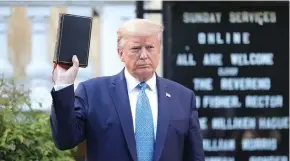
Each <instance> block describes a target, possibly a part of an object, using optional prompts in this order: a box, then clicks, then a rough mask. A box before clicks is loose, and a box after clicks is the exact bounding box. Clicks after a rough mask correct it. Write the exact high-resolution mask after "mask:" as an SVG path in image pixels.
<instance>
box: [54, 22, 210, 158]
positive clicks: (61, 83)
mask: <svg viewBox="0 0 290 161" xmlns="http://www.w3.org/2000/svg"><path fill="white" fill-rule="evenodd" d="M162 31H163V26H162V25H160V24H157V23H154V22H151V21H149V20H146V19H135V20H129V21H127V22H126V23H124V24H123V25H122V26H121V27H120V28H119V30H118V40H117V41H118V55H119V56H120V58H121V61H122V62H124V64H125V68H124V69H123V70H122V71H121V72H120V73H119V74H117V75H114V76H108V77H99V78H93V79H90V80H87V81H85V82H82V83H80V84H79V85H78V87H77V89H76V91H75V92H74V87H73V83H74V80H75V77H76V75H77V72H78V68H79V64H78V59H77V57H75V56H74V57H73V66H72V67H70V68H69V69H68V70H66V69H64V68H62V67H60V66H58V67H57V68H56V70H55V83H56V84H55V86H54V89H53V90H52V93H51V94H52V98H53V106H52V112H51V128H52V135H53V139H54V142H55V145H56V146H57V148H59V149H62V150H64V149H70V148H73V147H75V146H77V145H78V144H79V143H80V142H82V141H83V140H85V139H86V143H87V160H89V161H203V160H204V152H203V147H202V136H201V133H200V127H199V121H198V112H197V109H196V107H195V95H194V93H193V92H192V91H191V90H189V89H187V88H185V87H183V86H182V85H180V84H178V83H175V82H173V81H170V80H167V79H164V78H161V77H159V76H157V75H156V73H155V70H156V68H157V65H158V62H159V59H160V53H161V39H160V35H161V33H162Z"/></svg>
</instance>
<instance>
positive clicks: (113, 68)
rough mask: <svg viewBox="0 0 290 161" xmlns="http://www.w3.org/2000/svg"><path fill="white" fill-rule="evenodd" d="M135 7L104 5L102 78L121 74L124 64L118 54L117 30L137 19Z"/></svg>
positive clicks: (102, 13)
mask: <svg viewBox="0 0 290 161" xmlns="http://www.w3.org/2000/svg"><path fill="white" fill-rule="evenodd" d="M135 8H136V7H135V5H134V3H132V4H121V5H120V4H119V5H118V4H112V5H104V6H103V7H102V11H101V21H100V22H101V24H100V25H101V32H100V35H101V39H100V44H101V55H100V59H101V61H100V62H101V76H109V75H114V74H117V73H119V72H120V71H121V70H122V69H123V67H124V64H123V62H122V61H121V60H120V57H119V56H118V52H117V30H118V28H119V26H120V25H121V24H122V23H123V22H124V21H126V20H129V19H133V18H135V14H136V13H135V10H136V9H135Z"/></svg>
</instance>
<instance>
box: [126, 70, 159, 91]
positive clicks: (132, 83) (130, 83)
mask: <svg viewBox="0 0 290 161" xmlns="http://www.w3.org/2000/svg"><path fill="white" fill-rule="evenodd" d="M124 72H125V78H126V82H127V88H128V92H132V91H133V90H134V89H135V88H136V86H137V85H138V84H139V83H140V81H138V80H137V79H136V78H134V77H133V76H132V75H131V74H130V73H129V71H128V70H127V69H126V68H125V70H124ZM146 84H147V85H148V87H149V89H151V90H152V91H153V92H156V74H155V73H154V75H153V77H152V78H150V79H149V80H148V81H146Z"/></svg>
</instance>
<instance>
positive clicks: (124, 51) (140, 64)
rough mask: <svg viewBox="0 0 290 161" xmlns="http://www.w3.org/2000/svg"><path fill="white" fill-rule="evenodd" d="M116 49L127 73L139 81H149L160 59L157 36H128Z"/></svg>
mask: <svg viewBox="0 0 290 161" xmlns="http://www.w3.org/2000/svg"><path fill="white" fill-rule="evenodd" d="M124 41H125V42H124V45H123V47H122V48H119V49H118V53H119V56H120V57H121V60H122V61H123V62H124V63H125V66H126V68H127V69H128V71H129V72H130V73H131V74H132V75H133V76H134V77H136V78H137V79H139V81H146V80H148V79H150V78H151V77H152V75H153V73H154V72H155V70H156V68H157V66H158V63H159V58H160V45H161V44H160V40H159V38H158V35H154V36H148V37H138V36H130V37H127V38H126V39H125V40H124Z"/></svg>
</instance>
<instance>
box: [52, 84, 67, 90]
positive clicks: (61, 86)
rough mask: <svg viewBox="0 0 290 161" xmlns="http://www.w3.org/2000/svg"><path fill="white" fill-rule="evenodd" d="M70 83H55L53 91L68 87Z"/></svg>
mask: <svg viewBox="0 0 290 161" xmlns="http://www.w3.org/2000/svg"><path fill="white" fill-rule="evenodd" d="M70 85H72V84H56V85H54V86H53V88H54V90H55V91H59V90H61V89H63V88H65V87H68V86H70Z"/></svg>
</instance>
